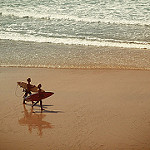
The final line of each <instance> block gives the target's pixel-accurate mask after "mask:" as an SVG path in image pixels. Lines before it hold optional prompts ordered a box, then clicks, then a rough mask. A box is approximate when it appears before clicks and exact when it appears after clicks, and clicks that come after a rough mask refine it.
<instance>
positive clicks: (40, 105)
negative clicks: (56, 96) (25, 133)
mask: <svg viewBox="0 0 150 150" xmlns="http://www.w3.org/2000/svg"><path fill="white" fill-rule="evenodd" d="M40 106H41V110H44V109H43V105H42V101H41V100H40Z"/></svg>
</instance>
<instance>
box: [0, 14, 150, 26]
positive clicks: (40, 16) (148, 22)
mask: <svg viewBox="0 0 150 150" xmlns="http://www.w3.org/2000/svg"><path fill="white" fill-rule="evenodd" d="M1 14H2V15H3V16H11V17H18V18H33V19H48V20H73V21H76V22H87V23H107V24H108V23H110V24H122V25H140V26H150V20H146V21H144V20H126V19H121V20H120V19H115V20H114V19H112V18H104V19H99V18H93V17H77V16H73V15H66V14H63V15H62V14H50V15H49V14H42V13H37V12H32V11H31V12H30V11H29V12H26V11H25V12H23V11H3V12H2V13H1Z"/></svg>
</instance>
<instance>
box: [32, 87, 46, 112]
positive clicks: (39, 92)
mask: <svg viewBox="0 0 150 150" xmlns="http://www.w3.org/2000/svg"><path fill="white" fill-rule="evenodd" d="M41 87H42V85H41V84H39V85H38V89H39V90H38V94H39V99H40V100H39V101H37V102H35V103H34V104H33V105H32V107H33V106H35V105H36V104H37V103H38V102H40V106H41V110H44V109H43V105H42V97H43V94H42V89H41Z"/></svg>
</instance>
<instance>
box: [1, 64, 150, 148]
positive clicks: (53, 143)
mask: <svg viewBox="0 0 150 150" xmlns="http://www.w3.org/2000/svg"><path fill="white" fill-rule="evenodd" d="M149 76H150V71H146V70H145V71H143V70H114V69H101V70H100V69H96V70H95V69H92V70H87V69H84V70H81V69H45V68H17V67H15V68H14V67H7V68H6V67H0V83H1V86H0V91H1V95H0V109H1V112H0V116H1V117H0V124H1V126H0V141H1V144H0V149H2V150H8V149H11V150H13V149H14V150H19V149H24V150H30V149H37V150H41V149H42V148H43V147H44V149H45V150H49V149H54V150H55V149H61V150H66V149H69V150H79V149H80V150H91V149H93V150H97V149H102V150H114V149H119V150H120V149H128V150H130V149H132V150H143V149H144V150H149V149H150V142H149V138H150V135H149V132H150V124H149V122H150V119H149V118H150V94H149V89H150V84H149V83H150V78H149ZM28 77H31V80H32V82H31V84H34V85H38V84H39V83H41V84H42V89H44V90H46V91H52V92H54V95H53V96H51V97H49V98H47V99H45V100H43V106H44V108H45V111H43V112H42V113H41V111H40V107H39V105H37V106H35V107H34V108H33V110H32V109H31V103H30V102H28V103H27V105H23V104H22V96H21V95H22V94H23V93H22V89H20V88H17V87H16V86H17V83H16V82H18V81H25V82H26V79H27V78H28ZM15 92H16V94H17V95H16V94H15ZM17 96H18V97H17ZM33 112H34V113H33ZM18 141H19V144H18ZM31 141H32V142H31Z"/></svg>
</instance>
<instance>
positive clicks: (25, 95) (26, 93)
mask: <svg viewBox="0 0 150 150" xmlns="http://www.w3.org/2000/svg"><path fill="white" fill-rule="evenodd" d="M27 95H28V92H25V94H24V96H23V104H26V103H25V101H26V100H25V98H26V97H27Z"/></svg>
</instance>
